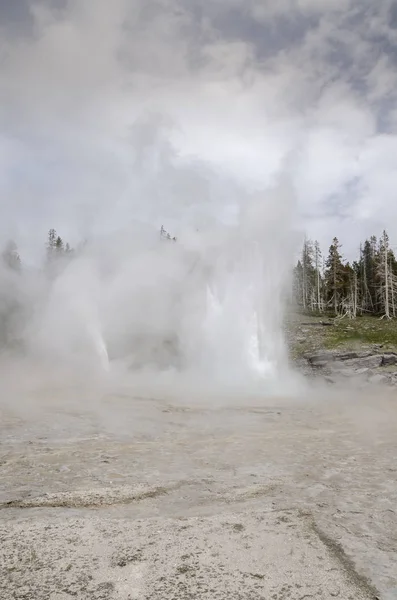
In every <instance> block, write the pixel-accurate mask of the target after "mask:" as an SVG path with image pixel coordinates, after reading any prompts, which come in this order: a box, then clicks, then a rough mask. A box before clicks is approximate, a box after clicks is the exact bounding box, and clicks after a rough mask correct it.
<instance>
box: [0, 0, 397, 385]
mask: <svg viewBox="0 0 397 600" xmlns="http://www.w3.org/2000/svg"><path fill="white" fill-rule="evenodd" d="M22 4H23V6H22ZM22 4H21V8H20V9H18V11H11V10H7V9H1V10H2V11H3V13H4V14H3V22H4V25H1V26H0V29H1V34H2V57H3V59H2V60H3V62H2V81H1V92H2V109H3V110H2V116H1V122H0V125H1V132H2V135H1V147H0V149H1V152H2V154H1V156H2V160H1V163H0V167H1V208H2V212H3V219H2V222H1V224H0V241H1V243H2V245H3V247H4V246H5V244H6V243H7V240H9V239H13V240H15V241H16V243H17V246H18V249H19V252H20V254H21V257H22V268H21V270H20V272H19V273H12V272H10V270H9V269H7V268H4V269H3V267H2V270H1V273H0V284H1V303H0V308H1V311H2V315H3V322H4V323H6V327H5V326H4V327H5V330H6V332H5V330H4V332H3V334H2V335H3V338H4V343H3V352H2V357H1V362H2V364H3V368H2V370H3V372H4V373H5V374H7V373H11V372H12V373H14V372H15V371H18V370H19V371H20V373H21V375H20V377H19V376H18V377H16V376H15V377H14V380H15V382H17V381H18V380H19V381H20V378H21V377H22V378H25V379H26V378H27V377H28V375H27V374H28V373H31V374H32V377H33V373H36V375H35V377H36V378H38V379H42V380H43V381H45V380H48V379H52V378H54V377H55V373H58V374H61V375H59V380H60V381H61V382H62V381H63V382H64V383H65V384H66V382H68V381H74V380H75V379H76V378H77V379H76V380H78V381H79V382H81V381H97V380H98V381H105V380H106V381H114V380H118V381H119V382H121V381H124V380H125V381H127V380H128V381H129V382H131V381H134V382H138V381H140V382H141V383H142V385H144V384H145V382H150V384H151V385H152V386H153V385H154V382H155V381H157V382H159V386H160V387H161V386H162V385H165V382H168V384H169V385H170V386H171V388H172V386H173V385H177V384H176V382H177V381H179V382H182V381H185V382H189V384H188V386H187V387H188V388H189V387H190V388H191V387H192V386H196V387H197V388H200V386H204V385H206V386H209V385H210V386H212V387H213V388H214V389H218V390H223V391H225V390H231V389H233V390H236V389H242V388H245V389H259V390H260V391H261V392H260V393H262V392H263V393H275V391H277V392H279V393H283V391H284V389H285V386H287V388H288V387H289V386H292V388H294V386H295V383H294V381H295V379H294V377H295V376H294V375H293V374H292V372H291V369H290V366H289V361H288V352H287V348H286V344H285V339H284V334H283V313H284V306H285V300H286V298H287V297H288V293H289V287H290V284H291V280H290V272H291V267H292V265H293V261H294V259H295V256H296V248H297V247H298V244H299V240H298V238H299V236H300V235H301V234H302V233H303V231H304V230H306V231H308V232H309V234H310V233H312V232H313V231H315V232H316V233H315V235H316V237H317V238H318V239H319V240H320V242H323V241H324V243H325V240H327V241H326V243H328V235H329V228H330V226H331V224H332V226H333V227H337V228H338V231H341V232H342V233H343V232H345V233H346V234H349V235H347V236H346V237H347V239H348V241H347V242H346V246H345V248H346V252H347V253H348V252H349V248H353V247H355V244H356V239H355V238H354V236H351V235H350V234H351V231H352V224H354V225H355V228H354V229H355V230H356V231H357V236H360V232H363V231H364V232H367V231H369V229H370V228H371V230H372V227H373V224H374V222H376V221H377V219H378V215H379V214H380V213H381V211H380V210H378V208H376V209H375V208H374V205H373V204H372V200H371V199H372V198H374V197H377V198H382V199H384V202H385V205H384V210H383V215H384V218H385V220H386V219H387V221H388V222H392V221H393V219H392V216H393V214H392V208H391V207H392V206H394V205H395V204H394V203H393V202H390V201H388V200H387V198H389V199H390V190H392V189H394V187H395V186H394V185H392V184H391V183H390V182H391V181H392V177H394V175H392V174H393V173H395V172H396V170H395V168H394V164H391V162H390V156H392V155H393V156H394V155H396V156H397V153H393V152H391V146H393V144H394V136H392V135H391V136H388V138H387V140H386V139H385V136H384V135H383V133H382V131H381V129H380V128H379V127H378V122H379V119H378V116H379V115H380V111H382V115H383V116H384V115H385V112H387V110H388V109H387V107H386V105H385V103H383V104H382V103H381V100H382V97H383V96H385V97H386V96H387V95H388V94H389V91H390V90H388V89H386V88H385V87H384V86H383V87H382V85H381V84H382V81H384V80H385V78H384V75H385V74H386V75H390V73H391V72H393V71H392V70H391V67H390V65H389V63H388V62H387V61H386V62H385V61H383V62H381V61H379V62H376V61H375V59H374V60H372V59H370V54H369V53H368V48H369V47H370V44H371V41H370V40H368V39H367V38H366V34H365V32H366V31H367V28H365V27H364V29H362V27H361V26H362V22H361V21H360V19H358V17H357V19H358V21H359V26H358V27H357V31H355V35H356V37H357V39H355V41H354V40H353V41H351V40H352V38H351V35H352V30H351V27H350V25H349V23H350V21H349V18H350V17H351V16H352V15H353V16H354V15H356V12H354V11H355V7H354V6H353V4H354V3H350V2H349V1H348V0H346V1H345V0H342V1H341V2H339V3H337V5H332V6H331V4H330V3H325V5H324V6H323V7H322V8H321V9H320V7H319V6H318V4H317V3H314V2H310V1H308V2H293V1H292V0H288V1H286V2H284V3H281V4H280V7H279V8H274V7H272V6H271V4H270V3H258V2H256V1H254V0H253V1H252V2H249V3H248V4H247V7H246V8H244V10H243V8H242V5H241V3H239V2H233V3H227V2H223V1H222V0H219V1H217V2H214V3H213V4H211V6H207V5H204V4H203V3H202V2H187V1H183V2H176V1H175V0H167V1H164V2H154V1H153V2H151V1H150V2H147V1H145V2H143V1H141V0H133V1H132V2H128V1H126V0H117V1H116V2H113V3H112V5H111V6H110V4H109V3H107V2H105V1H100V2H97V3H95V6H94V5H88V4H85V5H84V6H83V5H82V4H81V3H79V2H76V1H74V0H69V1H67V2H51V1H40V2H39V1H35V0H31V1H28V0H26V2H23V3H22ZM287 15H288V16H287ZM373 16H374V19H373V28H374V30H375V29H376V28H378V29H379V31H380V30H382V31H384V30H383V29H382V23H383V21H382V19H383V17H384V14H383V12H382V14H379V15H378V17H379V18H375V17H376V15H373ZM294 23H295V25H296V27H295V29H294V28H293V29H294V33H293V35H292V33H291V27H292V25H293V24H294ZM335 31H339V32H340V33H339V34H338V35H339V38H338V43H339V42H340V41H341V40H343V43H344V45H343V52H344V53H345V55H346V61H345V63H346V66H345V68H344V69H340V68H339V62H338V61H337V60H336V59H335V56H334V55H333V54H332V51H331V50H332V47H333V46H332V44H333V43H334V42H335V39H334V38H335V34H334V32H335ZM275 32H276V35H275ZM390 35H391V34H390ZM356 42H357V43H356ZM358 42H360V48H362V58H361V57H358V56H357V47H358V46H359V43H358ZM371 56H372V55H371ZM348 58H349V60H350V59H351V60H350V62H353V63H354V64H358V65H359V67H360V69H361V70H360V69H355V67H354V66H350V67H349V64H350V62H349V60H348ZM345 63H344V64H345ZM358 71H360V73H362V72H364V71H365V72H367V73H368V77H367V80H366V85H367V88H366V90H365V92H363V90H362V87H360V85H361V84H360V85H359V83H360V82H359V79H358V74H359V73H358ZM386 79H387V77H386ZM360 81H361V80H360ZM387 97H389V96H387ZM389 117H390V119H389V121H390V123H392V117H393V115H392V114H390V115H389ZM390 127H391V125H390ZM390 145H391V146H390ZM374 153H375V154H376V156H381V157H382V156H385V157H386V156H387V157H389V158H388V160H387V161H383V163H382V173H383V175H384V176H382V177H379V176H378V173H379V162H378V161H377V160H374ZM384 182H388V183H387V185H386V184H385V183H384ZM382 201H383V200H382ZM393 210H394V209H393ZM52 227H54V228H55V229H56V230H57V231H59V232H60V234H61V235H62V237H63V238H64V239H65V240H67V241H68V242H70V243H71V245H72V247H73V248H75V249H76V252H75V253H74V255H73V257H72V258H71V259H70V260H65V261H58V263H57V265H56V266H52V267H51V268H50V267H49V266H48V264H47V263H46V259H45V256H44V251H45V248H44V245H45V238H46V235H47V232H48V230H49V229H50V228H52ZM162 228H164V231H165V232H166V233H169V235H170V238H171V239H168V238H167V235H161V233H160V232H161V231H162ZM391 233H392V232H391ZM174 237H175V238H176V240H175V241H174V240H173V238H174ZM357 239H361V237H357ZM66 372H67V373H68V374H69V375H68V376H66V374H65V373H66ZM39 374H40V375H39ZM116 374H117V375H116ZM33 378H34V377H33ZM6 379H7V376H6ZM290 381H291V382H292V383H291V384H289V383H288V382H290ZM170 382H172V383H170ZM193 382H195V383H194V384H193ZM15 385H16V383H15ZM200 389H201V388H200Z"/></svg>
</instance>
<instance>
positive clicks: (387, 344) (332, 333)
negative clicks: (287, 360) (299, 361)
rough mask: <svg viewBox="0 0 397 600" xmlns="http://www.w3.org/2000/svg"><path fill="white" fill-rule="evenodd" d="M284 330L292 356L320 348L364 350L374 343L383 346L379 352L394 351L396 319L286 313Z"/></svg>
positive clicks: (396, 329)
mask: <svg viewBox="0 0 397 600" xmlns="http://www.w3.org/2000/svg"><path fill="white" fill-rule="evenodd" d="M321 321H329V322H333V326H331V327H324V326H321ZM287 332H288V339H289V342H290V348H291V354H292V356H293V357H295V358H297V357H299V356H302V355H304V354H306V353H308V352H314V351H316V350H320V349H329V350H332V349H338V348H340V349H343V350H359V349H363V350H365V349H368V348H373V347H374V346H377V345H378V346H382V351H397V319H395V320H391V321H387V320H386V319H383V320H381V319H379V318H376V317H359V318H357V319H355V320H352V319H347V318H344V319H342V320H339V319H336V320H334V319H328V318H326V317H324V316H322V317H312V316H305V315H289V316H288V319H287Z"/></svg>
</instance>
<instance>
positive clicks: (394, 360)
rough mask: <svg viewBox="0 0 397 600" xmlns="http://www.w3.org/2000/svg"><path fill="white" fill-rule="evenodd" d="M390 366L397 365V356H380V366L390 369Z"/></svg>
mask: <svg viewBox="0 0 397 600" xmlns="http://www.w3.org/2000/svg"><path fill="white" fill-rule="evenodd" d="M392 365H397V354H392V353H390V354H384V355H383V356H382V361H381V366H382V367H390V366H392Z"/></svg>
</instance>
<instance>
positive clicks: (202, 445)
mask: <svg viewBox="0 0 397 600" xmlns="http://www.w3.org/2000/svg"><path fill="white" fill-rule="evenodd" d="M211 404H212V403H211V402H206V403H205V404H203V403H201V402H200V399H199V398H197V399H196V400H189V399H185V400H184V401H183V402H182V401H177V400H167V401H165V400H162V399H161V396H159V397H158V398H157V399H156V398H136V397H135V398H134V397H133V395H131V394H130V393H128V392H126V391H124V392H123V393H119V394H107V393H106V394H105V393H104V394H102V396H101V395H100V394H99V395H95V394H94V392H92V393H91V394H90V393H88V392H87V391H85V392H84V393H83V392H81V391H79V390H78V389H75V390H72V389H71V390H69V391H67V390H64V391H63V392H60V391H59V390H47V393H46V394H44V395H43V394H42V395H41V396H40V397H39V396H38V395H36V396H34V395H32V394H30V396H29V401H27V400H26V398H24V397H23V394H21V395H20V396H19V397H17V398H15V402H14V403H13V402H10V403H9V404H8V407H7V408H5V407H4V405H3V409H2V414H1V421H0V423H1V425H0V441H1V445H0V474H1V479H0V503H1V504H0V570H1V573H0V598H1V599H2V600H9V599H13V600H14V599H21V600H22V599H24V600H44V599H51V600H61V599H62V600H63V599H65V600H66V599H68V598H71V597H75V598H78V599H80V598H81V599H84V600H85V599H87V600H91V599H92V600H94V599H96V600H99V599H103V600H108V599H109V600H112V599H120V600H127V599H131V600H132V599H142V600H143V599H145V600H171V599H172V600H184V599H186V600H187V599H192V600H193V599H197V600H201V599H202V600H206V599H208V600H234V599H235V600H256V599H263V600H265V599H266V600H287V599H291V600H304V599H310V598H313V599H316V600H322V599H331V598H340V599H341V600H356V599H358V600H359V599H370V598H372V599H374V598H376V597H379V598H384V599H387V600H391V599H393V598H394V599H395V598H397V442H396V440H397V437H396V432H397V397H396V392H395V391H394V392H393V393H391V392H381V391H378V390H376V391H374V390H372V391H371V395H367V396H365V395H364V393H363V392H360V395H358V393H355V394H354V393H353V392H349V393H347V392H346V393H344V394H343V393H341V392H335V393H334V396H330V393H329V392H325V391H321V390H317V391H316V392H315V393H313V394H312V395H310V396H307V397H306V398H305V399H304V400H302V399H301V400H296V399H294V400H284V401H281V400H280V399H269V398H256V399H255V400H254V399H250V400H248V399H247V400H246V401H243V400H242V399H239V401H237V402H236V400H233V401H232V400H231V401H230V402H228V401H227V398H223V400H222V405H218V406H217V405H216V403H215V404H214V405H212V406H211ZM36 405H37V406H40V407H41V412H37V410H36ZM15 409H16V410H17V414H14V410H15Z"/></svg>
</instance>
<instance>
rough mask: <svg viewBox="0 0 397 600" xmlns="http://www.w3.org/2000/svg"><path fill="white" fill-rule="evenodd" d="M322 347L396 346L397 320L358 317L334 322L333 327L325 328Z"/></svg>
mask: <svg viewBox="0 0 397 600" xmlns="http://www.w3.org/2000/svg"><path fill="white" fill-rule="evenodd" d="M326 329H327V330H328V331H326V332H325V336H324V346H325V347H326V348H337V347H343V346H357V345H376V344H380V345H383V346H385V347H396V346H397V319H394V320H391V321H388V320H386V319H379V318H376V317H359V318H357V319H354V320H353V319H349V320H347V319H343V320H342V321H338V320H337V321H336V323H335V326H334V327H328V328H326Z"/></svg>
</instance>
